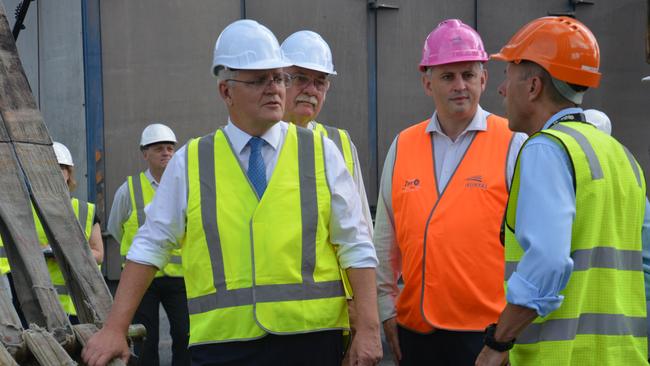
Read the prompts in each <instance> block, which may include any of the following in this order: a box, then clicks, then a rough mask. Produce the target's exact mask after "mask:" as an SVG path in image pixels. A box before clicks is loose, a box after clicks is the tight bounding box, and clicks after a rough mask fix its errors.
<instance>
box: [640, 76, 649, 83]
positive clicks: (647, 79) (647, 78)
mask: <svg viewBox="0 0 650 366" xmlns="http://www.w3.org/2000/svg"><path fill="white" fill-rule="evenodd" d="M641 81H645V82H646V83H647V82H648V81H650V76H646V77H644V78H643V79H641Z"/></svg>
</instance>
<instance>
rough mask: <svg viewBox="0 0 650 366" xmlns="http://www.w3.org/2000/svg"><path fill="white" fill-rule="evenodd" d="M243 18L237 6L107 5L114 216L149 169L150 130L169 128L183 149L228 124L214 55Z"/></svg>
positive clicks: (107, 134)
mask: <svg viewBox="0 0 650 366" xmlns="http://www.w3.org/2000/svg"><path fill="white" fill-rule="evenodd" d="M239 15H240V3H239V1H236V0H229V1H211V0H201V1H192V2H188V1H182V0H174V1H158V0H146V1H128V0H111V1H103V2H101V17H102V24H101V26H102V50H103V52H102V63H103V75H104V140H105V156H106V202H107V207H106V209H107V212H109V210H110V207H111V204H112V201H113V195H114V193H115V190H116V189H117V188H118V187H119V185H120V184H122V183H123V182H124V179H125V177H126V176H128V175H132V174H136V173H138V172H139V171H140V170H142V169H144V168H145V164H144V161H143V160H142V158H141V153H140V151H139V148H138V144H139V141H140V134H141V132H142V129H143V128H144V127H145V126H146V125H148V124H149V123H151V122H153V121H162V122H164V123H166V124H168V125H169V126H170V127H171V128H172V129H173V130H174V132H175V133H176V136H177V138H178V139H179V142H180V144H181V145H182V144H184V143H185V142H186V141H187V140H188V139H189V138H190V137H195V136H201V135H204V134H207V133H209V132H212V131H214V130H215V129H216V128H217V127H218V126H221V125H225V123H226V121H227V113H226V109H225V106H224V104H223V102H222V101H221V99H220V97H219V94H218V90H217V83H216V79H214V78H213V77H212V76H211V73H210V68H211V65H212V52H213V48H214V42H215V41H216V39H217V36H218V35H219V33H220V32H221V30H222V29H223V28H224V27H225V26H226V25H228V24H229V23H230V22H232V21H234V20H236V19H239Z"/></svg>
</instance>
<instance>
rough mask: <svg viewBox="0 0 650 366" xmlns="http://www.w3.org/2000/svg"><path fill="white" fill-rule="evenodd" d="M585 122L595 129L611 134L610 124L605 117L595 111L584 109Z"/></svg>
mask: <svg viewBox="0 0 650 366" xmlns="http://www.w3.org/2000/svg"><path fill="white" fill-rule="evenodd" d="M584 113H585V117H586V118H587V122H589V123H591V124H592V125H594V126H596V128H597V129H599V130H601V131H603V132H605V133H606V134H608V135H611V134H612V122H611V121H610V120H609V117H607V115H606V114H605V113H603V112H601V111H599V110H597V109H586V110H585V111H584Z"/></svg>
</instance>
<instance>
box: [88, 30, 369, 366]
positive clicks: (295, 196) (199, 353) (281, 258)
mask: <svg viewBox="0 0 650 366" xmlns="http://www.w3.org/2000/svg"><path fill="white" fill-rule="evenodd" d="M287 66H290V64H289V63H288V62H286V60H285V58H284V57H283V55H282V51H281V49H280V45H279V44H278V42H277V39H276V38H275V36H274V35H273V33H271V31H270V30H268V28H266V27H264V26H263V25H261V24H259V23H257V22H255V21H252V20H239V21H236V22H234V23H232V24H230V25H229V26H228V27H226V28H225V29H224V30H223V32H222V33H221V35H220V36H219V38H218V39H217V42H216V45H215V52H214V62H213V73H214V74H215V75H216V76H217V78H218V88H219V94H220V96H221V98H222V99H223V100H224V102H225V104H226V106H227V108H228V114H229V121H228V124H227V126H226V127H224V128H222V129H219V130H217V131H216V132H214V133H212V134H210V135H207V136H204V137H201V138H198V139H194V140H191V141H190V142H189V143H188V144H187V145H186V146H184V147H183V148H181V149H180V150H179V151H178V152H177V154H176V155H175V156H174V157H173V158H172V160H171V161H170V163H169V167H168V168H167V170H166V171H165V174H164V176H163V179H162V181H161V184H160V187H159V188H158V192H157V195H156V197H155V198H154V200H153V202H152V203H151V206H150V207H149V209H148V211H147V213H148V215H147V221H146V222H145V224H144V226H143V227H142V228H141V229H140V231H139V232H138V235H137V236H136V238H135V239H134V242H133V245H132V248H131V251H130V252H129V254H128V256H127V265H126V267H125V269H124V272H123V275H122V280H121V282H120V287H119V288H118V290H117V295H116V298H115V303H114V305H113V308H112V309H111V312H110V314H109V316H108V319H107V321H106V323H105V324H104V327H103V328H102V329H101V330H100V332H99V333H98V334H97V335H95V336H94V337H93V338H92V339H90V341H89V342H88V345H87V346H86V348H85V349H84V351H83V354H82V356H83V359H84V361H85V362H86V363H87V364H88V365H90V366H97V365H104V364H106V362H108V361H109V359H110V358H112V357H115V356H120V357H122V358H124V359H126V358H128V347H127V344H126V332H127V329H128V325H129V320H130V319H131V317H132V315H133V313H134V311H135V308H136V305H137V303H138V299H139V298H140V297H141V296H142V293H143V292H144V289H145V288H146V286H147V285H148V283H149V281H151V278H153V276H154V273H155V271H156V269H157V268H162V267H164V266H165V264H166V263H167V260H168V258H169V255H170V251H171V249H172V248H180V247H182V249H183V250H182V254H183V270H184V275H185V284H186V289H187V297H188V308H189V313H190V341H189V343H190V348H191V354H192V364H193V365H196V366H201V365H307V364H308V365H312V366H317V365H336V364H340V363H341V358H342V354H341V351H342V331H343V330H345V329H347V328H348V315H347V306H346V298H345V292H344V289H343V283H342V279H341V272H340V270H339V269H340V268H345V269H346V272H345V273H347V275H348V276H349V279H350V282H351V284H352V289H353V291H354V294H355V301H356V302H357V308H358V310H359V314H360V316H359V317H358V318H357V325H356V326H357V334H358V336H357V337H356V338H355V340H354V341H353V344H352V346H351V349H350V357H349V359H350V361H351V363H352V364H356V365H374V364H376V363H377V362H378V361H379V360H380V358H381V344H380V341H379V321H378V316H377V305H376V292H375V289H374V283H375V280H374V278H375V272H374V267H375V266H376V264H377V259H376V256H375V252H374V248H373V246H372V242H371V239H370V235H369V233H368V230H367V229H366V227H365V225H363V224H362V219H361V217H362V214H361V202H360V200H359V197H358V195H357V194H356V191H355V189H354V182H353V181H352V178H351V177H350V175H349V174H348V173H347V172H346V171H345V170H346V167H345V162H344V161H343V159H342V157H341V156H340V154H339V153H338V151H337V149H336V146H335V145H334V144H333V143H332V142H331V141H330V140H328V139H322V138H321V136H320V135H314V134H313V133H312V132H311V131H309V130H307V129H302V128H297V127H296V126H295V125H291V124H287V123H285V122H280V120H281V119H282V116H283V114H284V100H285V88H286V87H287V85H288V83H289V82H290V79H289V76H288V75H287V74H286V73H284V72H283V70H282V68H283V67H287ZM299 151H300V154H298V152H299ZM325 161H327V164H325Z"/></svg>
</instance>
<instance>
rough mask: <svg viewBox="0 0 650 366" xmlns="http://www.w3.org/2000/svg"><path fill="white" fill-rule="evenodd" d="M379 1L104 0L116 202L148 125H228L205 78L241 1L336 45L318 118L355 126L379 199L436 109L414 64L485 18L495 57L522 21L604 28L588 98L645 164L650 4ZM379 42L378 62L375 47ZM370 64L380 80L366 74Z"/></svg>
mask: <svg viewBox="0 0 650 366" xmlns="http://www.w3.org/2000/svg"><path fill="white" fill-rule="evenodd" d="M382 3H383V4H385V5H386V4H387V3H388V5H394V6H396V7H397V8H398V9H390V8H380V9H377V10H371V9H369V4H368V1H363V0H332V1H308V2H306V1H301V0H275V1H264V0H246V1H220V2H211V1H200V2H191V3H186V2H181V1H170V2H165V3H164V4H160V3H159V2H155V1H151V0H150V1H140V2H129V1H124V0H122V1H110V2H102V36H103V49H104V58H103V61H104V83H105V94H104V96H105V108H106V113H105V116H106V121H105V126H106V156H107V159H106V161H107V167H106V176H107V178H108V180H107V181H108V185H107V193H108V195H109V200H110V199H111V197H110V196H111V195H112V192H114V190H115V189H116V188H117V186H118V185H119V184H120V183H121V182H122V181H123V179H124V176H126V175H127V174H132V173H134V172H137V171H138V170H139V169H141V168H142V167H143V165H142V164H141V163H140V162H139V160H138V158H139V155H138V151H137V137H138V134H139V131H140V130H141V129H142V127H143V126H144V125H145V124H146V123H147V122H149V121H150V120H156V119H161V120H167V121H169V122H170V124H171V125H172V127H174V128H175V130H176V131H178V133H179V135H180V136H182V139H183V140H184V139H185V138H187V137H189V136H192V135H200V134H203V133H207V132H209V131H211V130H213V129H214V128H215V127H216V126H217V125H219V124H220V123H221V122H223V120H224V119H225V109H224V108H223V107H222V105H221V102H220V101H219V99H218V95H217V94H216V91H215V90H216V88H215V83H214V80H213V79H212V78H211V77H210V75H209V73H208V68H209V63H210V55H211V51H212V45H213V42H214V40H215V39H216V36H217V35H218V33H219V32H220V30H221V29H222V28H223V27H224V26H225V25H226V24H227V23H228V22H230V21H232V20H234V19H236V18H239V17H240V16H241V15H243V14H242V5H244V6H243V7H244V9H245V16H246V17H247V18H250V19H255V20H258V21H260V22H261V23H263V24H265V25H267V26H268V27H269V28H270V29H271V30H272V31H273V32H274V33H275V34H276V36H277V37H278V39H279V40H280V41H282V40H283V39H284V38H285V37H286V36H288V35H289V34H291V33H292V32H294V31H296V30H300V29H312V30H315V31H316V32H319V33H321V34H322V35H323V37H324V38H325V39H326V40H327V41H328V42H329V43H330V45H331V47H332V51H333V53H334V61H335V64H336V68H337V71H338V73H339V75H338V76H337V77H336V78H335V79H334V82H333V83H332V88H331V90H330V92H329V93H328V96H327V101H326V103H325V107H324V108H323V111H322V114H321V117H320V118H319V119H320V120H321V121H323V122H325V123H328V124H332V125H336V126H340V127H343V128H346V129H348V130H349V131H350V133H351V136H352V138H353V140H354V142H355V144H356V145H357V148H358V150H359V153H360V157H361V162H362V164H363V165H364V174H365V181H366V184H367V186H368V187H367V189H368V195H369V200H370V201H371V203H374V202H376V194H377V190H376V185H377V184H378V183H377V176H378V175H379V174H380V173H381V167H382V165H383V159H384V156H385V154H386V151H387V149H388V146H389V145H390V142H391V141H392V140H393V138H394V137H395V135H396V133H397V132H398V131H399V130H401V129H403V128H405V127H407V126H408V125H411V124H413V123H415V122H418V121H421V120H423V119H425V118H428V117H429V116H430V115H431V113H432V112H433V110H434V106H433V104H432V101H431V100H430V98H428V97H426V96H425V95H424V93H423V91H422V86H421V82H420V74H419V72H418V71H417V63H418V62H419V59H420V55H421V47H422V43H423V41H424V39H425V37H426V36H427V34H428V33H429V32H430V31H431V29H433V27H434V26H435V25H436V24H437V23H438V22H439V21H441V20H443V19H445V18H452V17H454V18H460V19H462V20H463V21H465V22H466V23H468V24H470V25H477V26H478V29H479V31H480V32H481V34H482V36H483V38H484V40H485V43H486V47H487V49H488V51H489V52H496V51H498V49H499V47H500V46H501V45H502V44H503V43H504V42H505V41H507V39H508V38H509V37H510V36H511V35H512V34H513V33H514V32H515V31H516V30H517V29H518V28H519V27H520V26H521V25H523V24H524V23H525V22H527V21H529V20H531V19H533V18H536V17H539V16H543V15H547V14H548V13H549V12H553V13H560V12H568V11H574V10H575V12H576V15H577V17H578V19H580V20H582V21H584V22H585V23H586V24H587V25H588V26H589V27H590V28H591V29H592V30H593V31H594V33H595V34H596V36H597V38H598V39H599V41H600V44H601V48H602V53H603V56H602V58H603V61H602V71H603V74H604V77H603V83H602V87H601V88H600V89H599V90H596V91H592V92H590V93H589V95H588V96H587V97H586V99H585V105H586V106H589V107H592V106H593V107H596V108H602V109H603V110H605V111H606V112H607V113H608V114H610V116H611V117H612V121H613V123H614V135H615V136H617V137H619V138H620V139H621V141H623V142H624V143H625V144H626V145H627V146H629V148H630V149H631V150H632V151H633V152H634V153H635V155H636V156H637V157H638V158H639V160H641V162H642V164H643V165H644V166H645V167H646V168H648V164H649V161H648V157H647V155H648V154H647V152H646V151H647V146H648V143H647V142H646V138H645V136H646V135H647V133H648V132H650V127H648V126H647V125H645V124H644V123H643V116H644V115H645V106H644V103H643V101H644V100H647V99H648V97H649V96H650V90H649V89H650V86H647V88H646V87H645V86H644V85H641V83H640V81H639V80H640V78H641V76H642V75H645V74H648V73H650V68H649V67H648V65H646V64H645V61H644V60H645V59H644V37H645V25H646V19H645V15H646V12H645V9H646V8H645V7H646V4H645V1H643V0H621V1H616V2H605V1H595V5H579V6H577V9H574V7H573V6H572V5H571V2H569V1H568V0H549V1H544V2H540V1H512V0H492V1H477V0H458V1H454V2H450V1H442V0H410V1H392V2H391V1H386V2H382ZM506 8H507V9H508V11H503V9H506ZM375 40H376V44H375V43H373V41H375ZM369 42H370V43H369ZM375 46H376V59H373V57H374V54H373V53H372V52H368V51H369V47H370V48H372V47H375ZM372 67H376V80H373V73H369V72H368V70H369V68H372ZM503 68H504V65H501V64H499V63H491V64H490V65H489V67H488V69H489V72H490V78H489V80H488V87H487V91H486V93H485V94H484V96H483V98H482V102H481V104H482V105H483V106H484V107H485V108H486V109H488V110H490V111H493V112H495V113H499V114H502V112H503V107H502V104H501V98H500V97H499V96H498V95H497V93H496V87H497V86H498V84H499V82H500V81H501V80H502V77H503ZM374 83H376V84H374ZM369 85H370V87H369ZM374 85H376V89H374V88H373V86H374ZM373 90H376V99H375V97H374V96H373ZM373 112H374V113H376V120H373V117H374V116H373ZM373 124H374V125H373Z"/></svg>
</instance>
